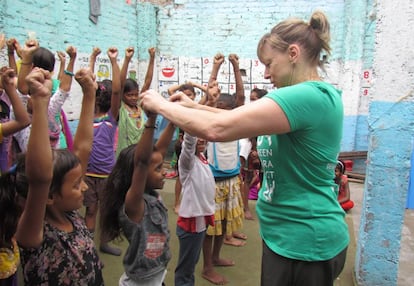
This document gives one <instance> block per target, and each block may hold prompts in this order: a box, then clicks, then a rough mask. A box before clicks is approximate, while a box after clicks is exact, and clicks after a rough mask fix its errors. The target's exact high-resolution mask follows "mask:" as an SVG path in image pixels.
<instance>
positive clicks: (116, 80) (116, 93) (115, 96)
mask: <svg viewBox="0 0 414 286" xmlns="http://www.w3.org/2000/svg"><path fill="white" fill-rule="evenodd" d="M107 54H108V57H109V60H110V61H111V65H112V95H111V113H112V116H113V117H114V118H118V114H119V107H120V103H121V94H122V91H121V75H120V70H119V65H118V62H117V58H118V49H117V48H116V47H111V48H109V49H108V52H107Z"/></svg>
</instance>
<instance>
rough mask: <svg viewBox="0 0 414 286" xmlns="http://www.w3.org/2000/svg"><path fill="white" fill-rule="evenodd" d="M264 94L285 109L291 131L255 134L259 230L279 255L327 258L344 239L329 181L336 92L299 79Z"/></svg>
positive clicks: (338, 132) (337, 135) (338, 134)
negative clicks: (260, 169)
mask: <svg viewBox="0 0 414 286" xmlns="http://www.w3.org/2000/svg"><path fill="white" fill-rule="evenodd" d="M266 97H268V98H271V99H272V100H274V101H275V102H276V103H277V104H278V105H279V106H280V107H281V108H282V110H283V111H284V112H285V114H286V117H287V119H288V121H289V123H290V127H291V131H290V132H289V133H287V134H282V135H267V136H260V137H259V138H258V142H257V143H258V144H257V145H258V146H257V149H258V153H259V156H260V159H261V162H262V166H263V170H264V177H263V184H262V188H261V189H260V192H259V199H258V202H257V207H256V208H257V214H258V217H259V221H260V234H261V236H262V238H263V240H264V241H265V242H266V245H267V246H268V247H269V248H270V249H272V250H273V251H274V252H276V253H277V254H279V255H281V256H284V257H288V258H292V259H298V260H304V261H321V260H328V259H331V258H333V257H334V256H336V255H337V254H339V252H341V251H342V250H343V249H344V248H345V247H346V246H347V245H348V243H349V234H348V226H347V224H346V222H345V219H344V217H345V213H344V211H343V210H342V208H341V207H340V205H339V203H338V201H337V197H336V194H335V183H334V181H333V179H334V171H335V166H336V162H337V158H338V154H339V152H340V142H341V138H342V126H343V105H342V98H341V92H340V91H338V90H336V89H335V88H334V87H333V86H331V85H330V84H327V83H323V82H304V83H300V84H297V85H294V86H289V87H284V88H280V89H277V90H275V91H272V92H270V93H269V94H267V95H266Z"/></svg>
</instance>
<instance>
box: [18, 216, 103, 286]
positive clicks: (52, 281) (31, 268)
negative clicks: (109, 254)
mask: <svg viewBox="0 0 414 286" xmlns="http://www.w3.org/2000/svg"><path fill="white" fill-rule="evenodd" d="M67 216H68V218H69V219H70V220H71V221H72V224H73V231H72V232H65V231H62V230H59V229H57V228H56V227H54V226H52V225H51V224H49V223H48V222H46V221H45V223H44V239H43V243H42V245H41V246H39V247H38V248H27V249H25V248H21V262H22V266H23V275H24V281H25V285H104V283H103V277H102V266H103V265H102V263H101V262H100V260H99V257H98V253H97V251H96V248H95V245H94V243H93V240H92V235H91V234H90V232H89V231H88V229H87V228H86V225H85V223H84V221H83V218H82V217H81V216H80V215H79V213H78V212H77V211H72V212H68V213H67Z"/></svg>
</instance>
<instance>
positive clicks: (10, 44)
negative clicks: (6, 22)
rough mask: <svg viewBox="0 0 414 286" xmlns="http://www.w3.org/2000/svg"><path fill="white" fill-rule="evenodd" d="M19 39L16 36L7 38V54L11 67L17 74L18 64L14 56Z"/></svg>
mask: <svg viewBox="0 0 414 286" xmlns="http://www.w3.org/2000/svg"><path fill="white" fill-rule="evenodd" d="M16 43H17V40H16V39H15V38H10V39H8V40H7V56H8V58H9V67H11V68H12V69H13V70H14V71H15V73H16V74H17V64H16V58H15V57H14V52H15V50H16V46H17V45H16Z"/></svg>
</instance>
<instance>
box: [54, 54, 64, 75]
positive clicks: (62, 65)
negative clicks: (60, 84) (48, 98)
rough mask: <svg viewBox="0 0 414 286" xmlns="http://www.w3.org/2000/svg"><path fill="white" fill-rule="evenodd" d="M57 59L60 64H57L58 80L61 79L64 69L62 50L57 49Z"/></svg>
mask: <svg viewBox="0 0 414 286" xmlns="http://www.w3.org/2000/svg"><path fill="white" fill-rule="evenodd" d="M56 54H57V56H58V58H59V61H60V65H59V73H58V76H57V78H58V80H62V76H63V73H64V70H65V66H66V54H65V53H64V52H62V51H57V52H56Z"/></svg>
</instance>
